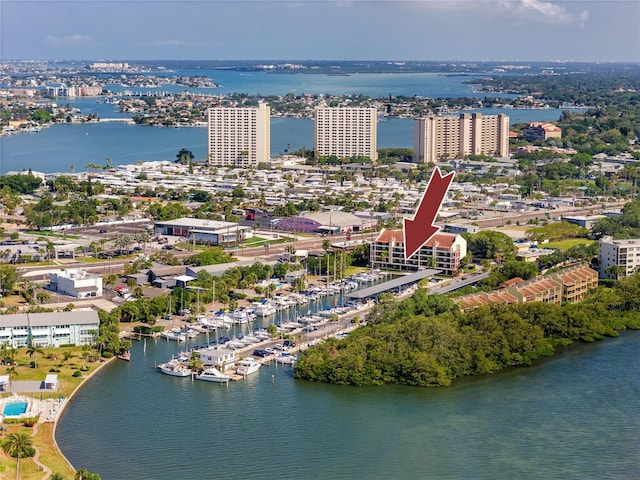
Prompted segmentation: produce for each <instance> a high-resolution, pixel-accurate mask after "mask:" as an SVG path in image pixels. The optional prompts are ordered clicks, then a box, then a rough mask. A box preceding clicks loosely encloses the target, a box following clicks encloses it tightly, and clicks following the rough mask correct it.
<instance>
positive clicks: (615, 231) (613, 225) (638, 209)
mask: <svg viewBox="0 0 640 480" xmlns="http://www.w3.org/2000/svg"><path fill="white" fill-rule="evenodd" d="M593 233H594V235H597V236H602V235H611V236H612V237H613V238H615V239H627V238H640V200H638V199H636V200H634V201H632V202H629V203H627V204H626V205H625V206H624V207H623V209H622V214H621V215H620V216H617V217H607V218H603V219H601V220H598V222H596V224H595V225H594V226H593Z"/></svg>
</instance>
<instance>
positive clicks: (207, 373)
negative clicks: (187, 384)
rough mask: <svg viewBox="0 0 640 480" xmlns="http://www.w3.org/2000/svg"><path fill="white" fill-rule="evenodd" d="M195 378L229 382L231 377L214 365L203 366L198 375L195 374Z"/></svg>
mask: <svg viewBox="0 0 640 480" xmlns="http://www.w3.org/2000/svg"><path fill="white" fill-rule="evenodd" d="M196 379H197V380H204V381H205V382H218V383H229V380H231V377H230V376H229V375H225V374H224V373H222V372H221V371H220V370H218V369H217V368H216V367H209V368H205V369H204V370H203V371H202V373H201V374H200V375H196Z"/></svg>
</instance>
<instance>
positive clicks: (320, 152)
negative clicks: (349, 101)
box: [315, 107, 378, 160]
mask: <svg viewBox="0 0 640 480" xmlns="http://www.w3.org/2000/svg"><path fill="white" fill-rule="evenodd" d="M315 113H316V114H315V117H316V121H315V155H316V157H323V156H331V155H335V156H337V157H338V158H349V157H358V156H362V157H369V158H370V159H371V160H376V159H377V158H378V153H377V150H376V142H377V132H378V123H377V122H378V114H377V111H376V109H375V108H362V107H339V108H331V107H316V112H315Z"/></svg>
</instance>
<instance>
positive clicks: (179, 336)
mask: <svg viewBox="0 0 640 480" xmlns="http://www.w3.org/2000/svg"><path fill="white" fill-rule="evenodd" d="M160 336H161V337H162V338H166V339H167V340H173V341H174V342H185V341H186V340H187V336H186V335H185V334H184V333H182V332H180V330H165V331H164V332H160Z"/></svg>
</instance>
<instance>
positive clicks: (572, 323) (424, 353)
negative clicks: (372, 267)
mask: <svg viewBox="0 0 640 480" xmlns="http://www.w3.org/2000/svg"><path fill="white" fill-rule="evenodd" d="M639 307H640V275H634V276H632V277H629V278H627V279H623V280H622V281H620V282H619V284H617V285H616V286H614V287H611V288H604V287H600V288H598V289H595V290H594V291H592V292H590V293H589V295H588V296H587V298H586V300H585V301H583V302H582V303H579V304H567V305H562V306H561V305H553V304H548V303H525V304H514V305H503V304H495V305H486V306H483V307H480V308H477V309H475V310H471V311H466V312H464V314H462V313H461V312H460V310H459V309H458V307H457V306H456V305H455V304H454V303H453V300H451V299H450V298H447V297H443V296H437V295H428V294H427V293H426V292H425V291H424V290H418V291H417V292H416V293H415V294H414V296H413V297H411V298H408V299H406V300H403V301H401V302H394V301H390V300H387V301H382V302H381V303H380V304H378V305H376V307H375V308H374V309H373V310H372V311H371V312H370V313H369V315H368V316H367V318H366V325H364V326H362V327H360V328H358V329H356V330H355V331H353V332H352V333H351V334H350V335H349V336H348V337H346V338H343V339H335V338H333V339H329V340H327V341H326V342H324V343H322V344H320V345H317V346H314V347H311V348H309V349H307V350H305V352H304V353H303V354H302V355H301V357H300V358H299V360H298V363H297V366H296V368H295V371H294V375H295V377H296V378H299V379H305V380H309V381H314V382H326V383H336V384H341V385H355V386H368V385H382V384H386V383H395V384H402V385H414V386H422V387H426V386H446V385H450V384H451V382H453V381H454V380H455V379H457V378H460V377H464V376H469V375H483V374H487V373H492V372H496V371H499V370H501V369H504V368H507V367H516V366H528V365H531V363H532V362H534V361H535V360H536V359H538V358H540V357H543V356H550V355H553V353H554V352H555V351H556V349H557V348H559V347H561V346H563V345H568V344H571V343H573V342H576V341H583V342H590V341H594V340H600V339H602V338H604V337H607V336H609V337H615V336H617V335H618V330H621V329H625V328H633V329H640V318H639V317H638V315H637V311H638V308H639Z"/></svg>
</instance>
